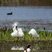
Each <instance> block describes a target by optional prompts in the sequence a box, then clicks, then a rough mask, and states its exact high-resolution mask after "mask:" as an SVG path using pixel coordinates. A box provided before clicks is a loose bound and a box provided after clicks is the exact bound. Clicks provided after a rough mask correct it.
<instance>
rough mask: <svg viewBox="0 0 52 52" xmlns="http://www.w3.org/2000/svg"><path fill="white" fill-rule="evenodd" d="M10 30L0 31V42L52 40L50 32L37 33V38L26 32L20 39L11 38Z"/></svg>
mask: <svg viewBox="0 0 52 52" xmlns="http://www.w3.org/2000/svg"><path fill="white" fill-rule="evenodd" d="M11 32H12V30H6V31H3V30H2V31H0V41H27V42H31V41H34V40H45V41H46V40H52V32H45V31H37V32H38V34H39V38H36V37H32V36H31V35H29V34H28V33H27V32H24V36H23V37H22V38H18V37H12V36H11Z"/></svg>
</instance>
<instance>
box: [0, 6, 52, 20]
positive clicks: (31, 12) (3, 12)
mask: <svg viewBox="0 0 52 52" xmlns="http://www.w3.org/2000/svg"><path fill="white" fill-rule="evenodd" d="M10 12H12V15H7V13H10ZM4 17H5V18H4ZM0 19H2V20H14V19H17V20H30V19H31V20H32V19H34V20H35V19H50V20H52V7H48V6H47V7H46V6H44V7H42V6H39V7H38V6H37V7H0Z"/></svg>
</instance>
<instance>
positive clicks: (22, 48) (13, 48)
mask: <svg viewBox="0 0 52 52" xmlns="http://www.w3.org/2000/svg"><path fill="white" fill-rule="evenodd" d="M11 50H24V47H18V46H17V47H15V46H13V47H12V48H11Z"/></svg>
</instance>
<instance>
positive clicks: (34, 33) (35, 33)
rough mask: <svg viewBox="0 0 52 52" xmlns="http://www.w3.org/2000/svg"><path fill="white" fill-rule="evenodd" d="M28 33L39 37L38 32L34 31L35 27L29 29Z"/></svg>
mask: <svg viewBox="0 0 52 52" xmlns="http://www.w3.org/2000/svg"><path fill="white" fill-rule="evenodd" d="M28 34H31V35H32V36H35V37H39V35H38V33H37V32H36V30H35V29H31V30H30V31H29V32H28Z"/></svg>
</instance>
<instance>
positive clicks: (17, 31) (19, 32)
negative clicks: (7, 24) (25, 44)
mask: <svg viewBox="0 0 52 52" xmlns="http://www.w3.org/2000/svg"><path fill="white" fill-rule="evenodd" d="M16 26H17V23H14V27H13V32H12V33H11V36H13V37H23V35H24V33H23V30H22V28H17V29H16Z"/></svg>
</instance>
